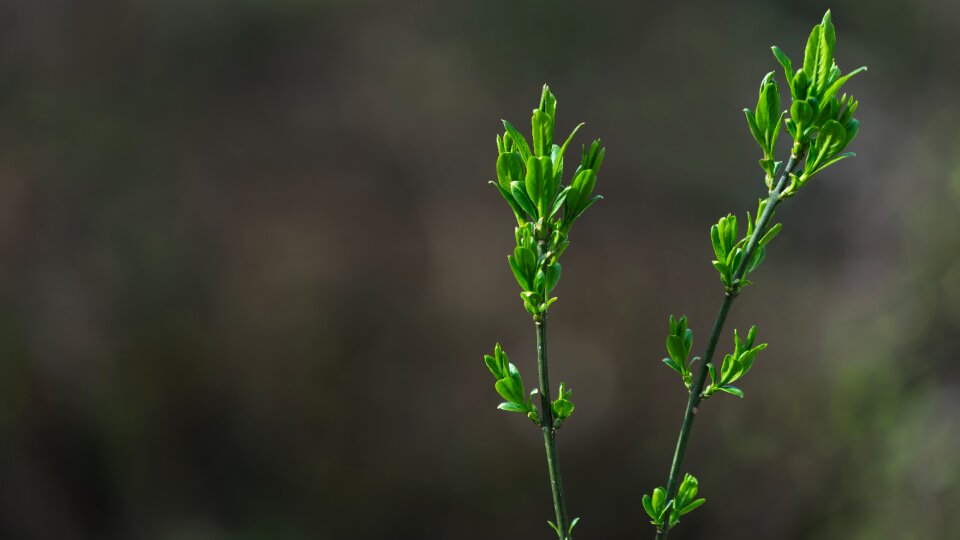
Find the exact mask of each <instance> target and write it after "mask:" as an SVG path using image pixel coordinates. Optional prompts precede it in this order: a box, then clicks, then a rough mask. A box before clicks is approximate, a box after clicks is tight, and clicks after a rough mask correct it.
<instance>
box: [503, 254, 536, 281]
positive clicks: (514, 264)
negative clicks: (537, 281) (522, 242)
mask: <svg viewBox="0 0 960 540" xmlns="http://www.w3.org/2000/svg"><path fill="white" fill-rule="evenodd" d="M517 249H521V248H517ZM507 263H509V264H510V270H511V271H512V272H513V277H514V278H515V279H516V280H517V284H519V285H520V288H521V289H523V290H524V291H529V290H531V289H533V284H531V283H530V280H529V278H527V275H526V273H525V272H524V270H523V268H522V267H521V266H520V263H519V262H518V261H517V258H516V257H514V256H513V255H507Z"/></svg>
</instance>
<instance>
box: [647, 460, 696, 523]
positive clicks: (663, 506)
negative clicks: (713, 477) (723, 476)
mask: <svg viewBox="0 0 960 540" xmlns="http://www.w3.org/2000/svg"><path fill="white" fill-rule="evenodd" d="M699 488H700V483H699V482H698V481H697V479H696V478H695V477H694V476H693V475H692V474H690V473H687V474H686V475H684V477H683V482H681V483H680V488H679V489H678V490H677V496H676V498H674V499H670V500H669V501H668V500H667V491H666V490H665V489H663V488H662V487H658V488H656V489H654V490H653V496H650V495H646V494H645V495H644V496H643V499H642V503H643V509H644V510H645V511H646V512H647V515H648V516H650V523H652V524H654V525H656V526H657V528H658V529H660V528H664V527H665V526H666V528H673V527H674V526H675V525H676V524H677V523H680V517H681V516H685V515H687V514H689V513H690V512H692V511H694V510H696V509H697V508H698V507H699V506H700V505H702V504H703V503H705V502H707V500H706V499H702V498H701V499H698V498H697V491H698V490H699ZM668 516H669V518H668Z"/></svg>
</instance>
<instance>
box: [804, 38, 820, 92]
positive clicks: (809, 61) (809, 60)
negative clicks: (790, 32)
mask: <svg viewBox="0 0 960 540" xmlns="http://www.w3.org/2000/svg"><path fill="white" fill-rule="evenodd" d="M820 32H821V28H820V25H819V24H818V25H817V26H814V27H813V30H811V31H810V37H809V38H807V47H806V49H805V50H804V53H803V73H804V74H805V75H806V77H807V80H808V81H810V83H811V85H812V86H813V87H816V84H815V83H816V80H817V78H816V73H817V65H818V55H819V54H820Z"/></svg>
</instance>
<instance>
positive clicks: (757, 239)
mask: <svg viewBox="0 0 960 540" xmlns="http://www.w3.org/2000/svg"><path fill="white" fill-rule="evenodd" d="M835 44H836V34H835V31H834V27H833V23H832V22H831V18H830V12H829V11H827V13H826V14H825V15H824V16H823V21H822V22H821V23H820V24H818V25H817V26H815V27H814V28H813V31H812V32H811V33H810V38H809V39H808V40H807V46H806V51H805V54H804V59H803V67H802V68H799V69H797V70H796V71H794V70H793V64H792V62H791V61H790V58H789V57H787V55H786V54H784V53H783V51H781V50H780V49H779V48H777V47H773V54H774V56H775V57H776V59H777V61H778V62H779V63H780V64H781V65H782V66H783V70H784V75H785V78H786V80H787V84H788V86H789V89H790V95H791V98H792V103H791V105H790V108H789V114H788V112H787V111H782V110H781V109H780V94H779V89H778V87H777V83H776V81H775V80H774V76H773V72H770V73H768V74H767V75H766V76H765V77H764V78H763V80H762V81H761V83H760V96H759V99H758V101H757V107H756V109H755V110H753V111H751V110H750V109H744V113H745V114H746V117H747V126H748V127H749V129H750V133H751V134H752V135H753V137H754V139H756V141H757V143H758V144H759V145H760V149H761V151H762V153H763V158H762V159H761V160H760V168H761V169H763V171H764V180H765V183H766V186H767V189H768V195H767V197H766V198H765V199H761V200H760V203H759V206H758V208H757V213H756V216H755V217H754V216H751V215H750V213H749V212H748V213H747V227H746V229H747V230H746V235H745V236H743V237H741V236H740V234H739V228H738V224H737V218H736V217H735V216H733V215H727V216H725V217H723V218H720V220H719V221H718V222H717V224H716V225H714V226H712V227H711V228H710V240H711V243H712V244H713V252H714V255H715V256H716V260H714V261H713V265H714V267H715V268H716V269H717V272H719V274H720V281H721V283H722V284H723V289H724V297H723V303H722V304H721V305H720V311H719V313H718V314H717V317H716V320H715V321H714V323H713V330H712V331H711V333H710V337H709V339H708V340H707V347H706V352H705V353H704V355H703V362H702V363H700V365H699V368H698V369H697V372H696V374H694V373H693V368H694V367H695V364H696V363H697V362H698V361H699V360H700V359H699V358H698V357H694V358H693V359H690V358H689V357H690V351H691V349H692V346H693V332H692V330H690V329H689V328H687V320H686V317H681V318H680V319H679V321H678V320H676V319H675V318H674V317H672V316H671V317H670V335H669V336H668V337H667V353H668V355H669V357H668V358H665V359H664V360H663V362H664V363H665V364H667V366H669V367H670V368H671V369H673V370H674V371H676V372H677V373H679V374H680V376H681V379H682V381H683V384H684V386H685V387H686V388H687V390H688V392H689V398H688V400H687V408H686V411H685V413H684V417H683V423H682V424H681V427H680V435H679V437H678V440H677V446H676V451H675V452H674V456H673V463H672V465H671V467H670V475H669V478H668V480H667V487H666V489H664V488H662V487H658V488H656V489H655V490H654V491H653V495H652V496H650V495H644V497H643V507H644V509H645V510H646V512H647V514H648V515H649V516H650V519H651V522H652V523H653V524H654V525H655V526H656V528H657V534H656V538H657V539H664V538H666V537H667V534H668V533H669V531H670V529H671V528H673V527H674V526H676V524H677V523H678V522H679V518H680V517H681V516H683V515H684V514H686V513H688V512H690V511H691V510H693V509H694V508H696V507H698V506H700V504H702V503H703V502H704V499H696V498H695V497H696V493H697V489H698V483H697V480H696V478H694V477H693V476H691V475H690V474H687V475H685V476H684V477H683V481H682V482H681V480H680V471H681V468H682V465H683V457H684V453H685V451H686V447H687V441H688V440H689V437H690V431H691V428H692V427H693V421H694V418H695V416H696V414H697V407H698V406H699V405H700V403H701V402H702V401H703V400H704V399H707V398H709V397H711V396H713V395H714V394H716V393H717V392H724V393H728V394H732V395H735V396H737V397H741V398H742V397H743V391H741V390H740V389H739V388H738V387H736V386H734V385H733V383H734V382H737V380H738V379H740V378H741V377H743V375H745V374H746V373H747V372H748V371H749V370H750V368H751V367H752V366H753V363H754V361H755V360H756V358H757V354H758V353H759V352H760V351H762V350H763V349H765V348H766V346H767V345H766V344H760V345H754V342H755V339H756V335H757V329H756V327H753V328H751V329H750V331H749V332H748V334H747V337H746V339H745V340H743V339H741V338H740V335H739V334H738V333H737V332H736V331H734V351H733V353H731V354H728V355H726V356H725V357H724V358H723V361H722V363H721V365H720V370H719V373H718V371H717V368H716V367H715V366H714V364H713V354H714V351H715V350H716V347H717V341H718V340H719V338H720V334H721V332H722V331H723V325H724V322H725V321H726V318H727V313H728V312H729V311H730V307H731V305H732V304H733V301H734V299H735V298H736V297H737V295H739V294H740V292H741V291H742V290H743V288H744V287H746V286H747V285H750V284H751V282H750V281H749V280H748V279H747V277H748V276H749V275H750V274H751V273H752V272H753V271H754V270H756V269H757V267H758V266H760V263H762V262H763V259H764V256H765V254H766V246H767V244H769V243H770V241H771V240H773V238H774V236H776V234H777V233H778V232H779V231H780V229H781V225H780V224H779V223H778V224H776V225H773V226H769V223H770V220H771V219H772V218H773V215H774V212H775V210H776V208H777V206H778V205H779V204H780V203H781V202H782V201H783V200H785V199H788V198H790V197H793V196H794V195H796V194H797V193H798V192H799V190H800V189H802V188H803V186H804V185H806V183H807V181H808V180H809V179H810V178H811V177H813V176H814V175H816V174H818V173H819V172H821V171H823V170H824V169H826V168H827V167H829V166H830V165H833V164H834V163H837V162H838V161H840V160H842V159H845V158H848V157H851V156H853V155H854V154H853V153H850V152H846V153H844V152H843V150H844V149H845V148H846V147H847V145H848V144H850V141H852V140H853V138H854V137H856V135H857V132H858V131H859V128H860V122H858V121H857V120H856V119H855V118H853V113H854V112H856V110H857V101H856V100H854V99H853V97H852V96H847V95H846V94H844V95H842V96H839V97H838V92H839V91H840V89H841V88H842V87H843V85H844V83H846V82H847V81H848V80H849V79H850V77H852V76H853V75H856V74H857V73H859V72H861V71H864V70H866V68H865V67H861V68H859V69H856V70H854V71H852V72H850V73H848V74H847V75H841V72H840V68H838V67H837V64H836V62H835V61H834V57H833V52H834V47H835ZM784 126H785V127H786V130H787V132H788V133H789V134H790V136H791V137H792V138H793V146H792V148H791V151H790V157H789V159H788V160H787V162H786V164H784V163H783V162H781V161H776V160H775V152H776V148H775V146H776V142H777V137H778V135H779V133H780V130H781V129H783V127H784ZM708 375H709V377H710V384H709V385H707V384H706V380H707V376H708Z"/></svg>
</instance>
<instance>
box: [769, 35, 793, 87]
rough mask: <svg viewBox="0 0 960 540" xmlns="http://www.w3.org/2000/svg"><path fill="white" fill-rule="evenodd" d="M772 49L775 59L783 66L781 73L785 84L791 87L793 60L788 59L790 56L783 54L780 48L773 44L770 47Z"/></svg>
mask: <svg viewBox="0 0 960 540" xmlns="http://www.w3.org/2000/svg"><path fill="white" fill-rule="evenodd" d="M770 49H771V50H772V51H773V55H774V56H776V57H777V61H778V62H780V65H781V66H783V75H784V78H785V79H786V80H787V86H790V87H791V88H792V87H793V62H791V61H790V57H789V56H787V55H786V54H784V52H783V51H781V50H780V47H777V46H776V45H774V46H773V47H770Z"/></svg>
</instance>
